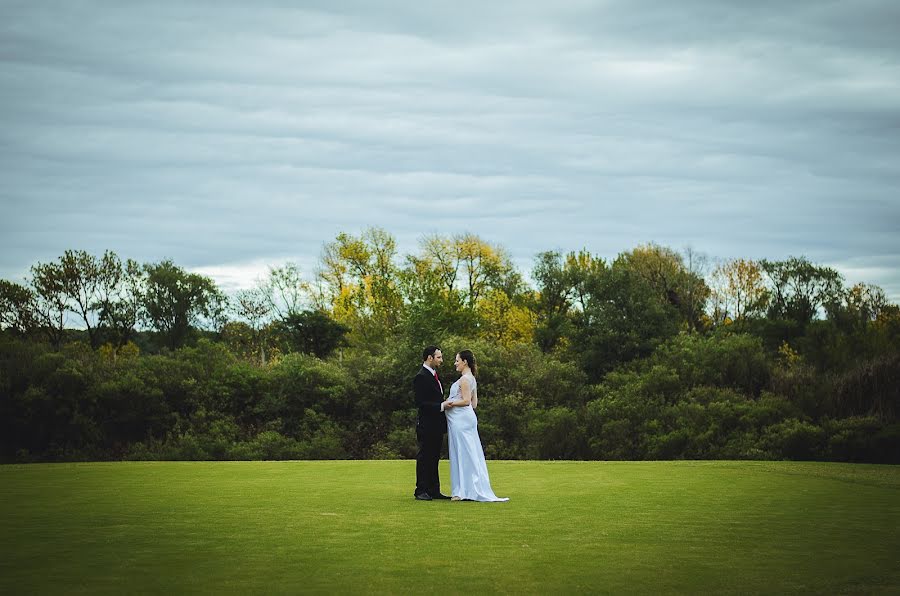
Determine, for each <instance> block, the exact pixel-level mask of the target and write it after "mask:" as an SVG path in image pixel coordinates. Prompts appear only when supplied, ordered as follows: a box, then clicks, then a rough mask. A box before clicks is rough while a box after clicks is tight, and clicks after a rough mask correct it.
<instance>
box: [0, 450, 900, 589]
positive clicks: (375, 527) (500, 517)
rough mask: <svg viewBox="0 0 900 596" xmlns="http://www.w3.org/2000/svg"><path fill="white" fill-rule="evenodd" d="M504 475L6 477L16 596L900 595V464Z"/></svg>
mask: <svg viewBox="0 0 900 596" xmlns="http://www.w3.org/2000/svg"><path fill="white" fill-rule="evenodd" d="M441 465H442V467H441V474H442V476H441V477H442V480H443V481H444V483H445V485H446V489H445V492H449V476H448V469H447V466H446V462H442V464H441ZM488 465H489V469H490V472H491V477H492V483H493V485H494V489H495V492H496V493H497V494H498V495H500V496H508V497H510V498H511V501H510V502H508V503H467V502H466V503H451V502H449V501H434V502H417V501H414V500H413V499H412V490H413V479H414V475H415V463H414V462H412V461H338V462H139V463H82V464H48V465H7V466H0V593H2V594H31V593H34V594H126V593H165V594H177V593H208V594H228V593H233V594H246V593H257V594H278V593H301V592H349V591H353V592H365V593H412V592H436V593H504V592H509V593H579V592H584V593H596V592H601V593H604V592H605V593H615V594H623V593H638V594H650V593H659V592H662V593H696V592H703V593H717V594H723V593H741V594H745V593H792V592H793V593H822V594H831V593H852V594H858V593H900V467H896V466H874V465H846V464H827V463H798V462H498V461H493V462H489V463H488Z"/></svg>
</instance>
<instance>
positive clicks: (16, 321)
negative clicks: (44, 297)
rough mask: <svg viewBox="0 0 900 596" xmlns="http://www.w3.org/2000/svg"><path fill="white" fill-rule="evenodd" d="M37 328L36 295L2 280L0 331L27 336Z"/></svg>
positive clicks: (22, 287) (0, 281)
mask: <svg viewBox="0 0 900 596" xmlns="http://www.w3.org/2000/svg"><path fill="white" fill-rule="evenodd" d="M35 326H36V320H35V312H34V293H33V292H32V291H31V290H30V289H29V288H26V287H25V286H22V285H19V284H17V283H15V282H11V281H7V280H5V279H0V329H11V330H12V331H14V332H15V333H17V334H19V335H26V334H27V333H29V332H30V331H31V330H33V329H34V328H35Z"/></svg>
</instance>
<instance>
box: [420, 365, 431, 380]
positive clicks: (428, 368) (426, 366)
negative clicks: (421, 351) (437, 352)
mask: <svg viewBox="0 0 900 596" xmlns="http://www.w3.org/2000/svg"><path fill="white" fill-rule="evenodd" d="M422 368H425V369H427V370H428V372H430V373H431V376H432V377H433V376H434V369H433V368H431V367H430V366H428V365H427V364H423V365H422Z"/></svg>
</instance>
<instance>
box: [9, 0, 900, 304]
mask: <svg viewBox="0 0 900 596" xmlns="http://www.w3.org/2000/svg"><path fill="white" fill-rule="evenodd" d="M897 22H900V7H898V6H897V5H896V4H895V3H891V2H888V1H886V0H885V1H882V2H875V1H863V2H830V3H822V2H792V3H789V4H784V3H774V2H757V3H738V2H706V1H700V0H697V1H693V2H679V3H675V4H673V3H649V2H648V3H638V4H635V3H626V2H604V3H597V2H567V3H563V6H557V5H556V4H555V3H550V2H532V3H521V2H516V3H503V2H500V3H487V5H486V6H485V3H475V2H463V3H458V2H456V3H452V4H451V3H419V4H415V3H401V2H394V3H390V2H389V3H377V4H372V3H363V2H356V3H354V2H350V3H339V4H334V3H325V2H319V3H316V2H305V3H303V4H302V5H297V4H296V3H290V2H263V3H259V4H254V6H253V7H250V6H249V5H245V4H243V3H218V2H217V3H211V2H197V1H192V2H162V3H153V4H133V3H132V4H119V3H107V2H101V1H97V2H44V3H17V2H9V1H4V0H0V206H2V212H3V217H2V222H0V234H2V237H3V241H2V246H0V248H2V249H3V250H2V252H0V276H2V277H5V278H12V279H17V278H20V277H21V276H22V275H24V274H25V273H26V272H27V269H28V267H29V266H30V265H31V264H32V263H34V262H36V261H43V260H49V259H53V258H55V257H56V256H58V255H59V254H61V253H62V251H63V250H65V249H67V248H84V249H87V250H92V251H95V252H99V251H102V250H104V249H106V248H110V249H113V250H116V251H117V252H118V253H119V254H120V255H122V256H128V257H132V258H135V259H138V260H143V261H147V260H158V259H161V258H166V257H171V258H173V259H175V260H176V262H179V263H180V264H183V265H185V266H188V267H191V268H195V269H198V270H203V271H208V272H210V274H212V275H214V276H216V278H217V279H219V280H220V281H221V282H222V283H223V284H225V285H226V286H228V287H234V286H236V285H240V284H242V283H247V282H248V281H249V280H250V279H251V278H252V276H253V275H254V273H253V272H254V271H257V272H261V271H262V270H263V269H264V268H265V264H267V263H268V264H277V263H280V262H283V261H285V260H287V259H295V260H298V261H300V262H301V264H303V265H304V267H305V268H307V270H309V269H311V268H312V267H313V266H314V264H315V261H316V259H317V257H318V255H319V252H320V249H321V245H322V243H323V242H326V241H329V240H331V239H332V238H333V237H334V236H335V235H336V234H337V233H338V232H340V231H348V232H359V231H361V230H362V229H364V228H365V227H367V226H369V225H377V226H381V227H383V228H385V229H387V230H388V231H390V232H392V233H393V234H394V235H395V236H396V237H397V239H398V243H399V244H400V248H401V251H404V252H411V251H413V250H415V248H416V242H417V241H418V239H419V238H420V237H421V236H422V235H424V234H428V233H433V232H456V231H472V232H475V233H478V234H480V235H481V236H483V237H484V238H486V239H488V240H490V241H492V242H495V243H497V244H500V245H502V246H504V247H506V248H507V249H508V250H509V252H510V253H511V254H512V255H513V257H514V258H515V259H516V261H517V263H519V264H520V265H521V266H522V267H523V268H527V267H529V266H530V263H531V259H532V258H533V256H534V254H535V253H537V252H539V251H541V250H548V249H561V250H577V249H581V248H587V249H589V250H592V251H594V252H596V253H599V254H601V255H604V256H607V257H614V256H615V255H616V254H617V253H618V252H621V251H623V250H628V249H630V248H633V247H634V246H635V245H636V244H638V243H642V242H648V241H655V242H658V243H661V244H667V245H670V246H673V247H675V248H681V247H684V246H686V245H691V246H692V247H693V248H694V249H696V250H698V251H701V252H705V253H708V254H710V255H711V256H716V257H723V258H724V257H734V256H742V257H749V258H775V259H778V258H784V257H787V256H788V255H800V254H804V255H807V256H808V257H810V258H811V259H813V260H814V261H817V262H820V263H822V264H827V265H832V266H835V267H837V268H839V270H841V271H842V272H843V273H844V274H845V275H846V276H847V279H848V281H849V282H857V281H866V282H870V283H877V284H879V285H881V286H882V287H884V288H885V290H886V291H887V292H888V294H889V296H890V297H891V298H892V300H894V301H900V272H898V265H900V245H898V243H897V241H896V239H895V236H896V229H897V228H898V225H897V223H898V222H900V198H898V196H897V193H896V189H897V188H898V182H900V135H898V134H897V132H898V130H900V43H898V42H897V41H896V34H895V32H894V28H895V27H894V25H895V24H896V23H897Z"/></svg>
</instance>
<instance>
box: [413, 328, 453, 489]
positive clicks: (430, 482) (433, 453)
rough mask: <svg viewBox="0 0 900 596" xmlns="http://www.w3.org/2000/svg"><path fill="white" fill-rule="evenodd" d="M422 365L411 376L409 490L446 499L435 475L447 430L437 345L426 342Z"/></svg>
mask: <svg viewBox="0 0 900 596" xmlns="http://www.w3.org/2000/svg"><path fill="white" fill-rule="evenodd" d="M422 360H423V362H422V368H420V369H419V374H417V375H416V377H415V378H414V379H413V390H414V391H415V394H416V405H417V406H418V407H419V416H418V417H417V418H416V441H417V442H418V445H419V451H418V452H417V453H416V490H415V492H414V493H413V496H415V498H416V500H417V501H431V500H433V499H449V498H450V497H448V496H447V495H442V494H441V480H440V478H438V460H439V459H440V458H441V446H443V444H444V434H445V433H446V432H447V417H446V416H445V415H444V406H443V402H444V388H443V386H442V385H441V379H440V377H439V376H438V371H437V369H438V368H440V366H441V363H442V362H443V361H444V356H443V355H442V354H441V349H440V348H438V347H437V346H428V347H427V348H425V350H424V351H423V352H422Z"/></svg>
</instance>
